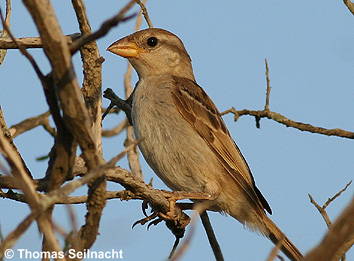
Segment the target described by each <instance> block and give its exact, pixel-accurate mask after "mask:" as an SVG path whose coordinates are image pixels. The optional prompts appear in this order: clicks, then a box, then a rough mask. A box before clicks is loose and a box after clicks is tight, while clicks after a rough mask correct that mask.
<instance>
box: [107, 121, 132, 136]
mask: <svg viewBox="0 0 354 261" xmlns="http://www.w3.org/2000/svg"><path fill="white" fill-rule="evenodd" d="M128 125H129V123H128V120H127V119H124V120H123V121H121V122H120V123H119V124H118V125H117V126H116V127H114V128H112V129H105V130H102V136H103V137H113V136H115V135H118V134H119V133H121V132H122V131H123V130H124V129H125V128H126V127H127V126H128Z"/></svg>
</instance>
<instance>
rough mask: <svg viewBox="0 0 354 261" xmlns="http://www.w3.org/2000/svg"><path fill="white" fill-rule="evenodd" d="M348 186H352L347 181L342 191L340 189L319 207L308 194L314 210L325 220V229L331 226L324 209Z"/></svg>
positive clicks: (350, 182)
mask: <svg viewBox="0 0 354 261" xmlns="http://www.w3.org/2000/svg"><path fill="white" fill-rule="evenodd" d="M350 184H352V181H349V182H348V183H347V184H346V185H345V187H344V188H343V189H341V190H340V191H338V192H337V193H336V194H335V195H334V196H333V197H331V198H328V200H327V201H326V202H325V203H324V204H323V206H322V207H321V206H320V205H319V204H318V203H317V202H316V201H315V200H314V199H313V197H312V196H311V195H310V194H308V196H309V198H310V202H311V203H312V204H313V205H314V206H315V207H316V209H317V210H318V212H320V214H321V215H322V217H323V219H324V220H325V222H326V224H327V227H328V228H329V227H330V226H331V224H332V222H331V220H330V218H329V216H328V214H327V211H326V208H327V207H328V206H329V204H331V203H332V202H333V201H334V200H335V199H336V198H338V197H339V196H340V195H341V194H342V193H343V192H344V191H346V189H347V188H348V187H349V186H350Z"/></svg>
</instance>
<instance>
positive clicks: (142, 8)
mask: <svg viewBox="0 0 354 261" xmlns="http://www.w3.org/2000/svg"><path fill="white" fill-rule="evenodd" d="M135 2H136V3H137V4H138V5H140V8H141V11H142V13H143V15H144V18H145V21H146V23H147V24H148V26H149V28H153V27H154V26H153V25H152V22H151V19H150V17H149V14H148V11H147V9H146V7H145V3H146V0H143V1H140V0H135Z"/></svg>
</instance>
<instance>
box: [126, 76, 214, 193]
mask: <svg viewBox="0 0 354 261" xmlns="http://www.w3.org/2000/svg"><path fill="white" fill-rule="evenodd" d="M136 88H137V89H136V90H135V92H134V97H133V106H132V120H133V127H134V132H135V135H136V138H138V139H142V142H141V143H140V144H139V148H140V150H141V152H142V154H143V156H144V158H145V160H146V161H147V163H148V164H149V165H150V167H151V168H152V169H153V170H154V172H155V173H156V174H157V175H158V176H159V177H160V178H161V179H162V180H163V181H164V183H165V184H166V185H167V186H169V187H170V188H171V189H173V190H184V191H193V192H205V193H214V192H216V191H218V190H219V189H220V188H219V184H218V181H217V179H215V175H218V173H213V172H220V170H219V169H218V167H219V163H218V162H217V159H216V157H215V155H214V154H213V153H212V152H211V151H210V149H209V148H208V146H207V145H206V144H205V142H204V140H203V139H202V138H201V137H200V136H199V135H198V134H197V132H196V131H195V130H194V129H193V128H192V127H191V125H190V124H189V123H188V122H186V121H185V120H184V119H183V117H182V116H181V115H180V113H179V112H178V111H177V109H176V107H175V105H174V102H173V99H172V96H171V94H170V93H171V92H170V87H169V85H168V84H166V85H165V86H161V85H160V86H149V85H147V83H146V82H144V81H140V82H139V84H138V86H137V87H136ZM212 177H214V178H212Z"/></svg>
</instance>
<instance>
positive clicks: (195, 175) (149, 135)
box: [108, 29, 302, 260]
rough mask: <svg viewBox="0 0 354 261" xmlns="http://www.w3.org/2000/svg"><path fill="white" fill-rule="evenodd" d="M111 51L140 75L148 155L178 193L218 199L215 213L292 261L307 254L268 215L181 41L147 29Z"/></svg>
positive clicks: (137, 127) (137, 123) (138, 115)
mask: <svg viewBox="0 0 354 261" xmlns="http://www.w3.org/2000/svg"><path fill="white" fill-rule="evenodd" d="M108 50H109V51H111V52H113V53H115V54H118V55H121V56H123V57H126V58H128V59H129V61H130V63H131V64H132V65H133V67H134V68H135V70H136V71H137V73H138V75H139V82H138V83H137V86H136V89H135V91H134V93H133V97H132V122H133V127H134V131H135V135H136V137H137V138H144V139H143V141H142V142H141V143H140V144H139V147H140V149H141V151H142V154H143V156H144V158H145V159H146V161H147V162H148V164H149V165H150V167H151V168H152V169H153V170H154V171H155V173H156V174H157V175H158V176H159V177H160V178H161V179H162V180H163V181H164V182H165V184H166V185H167V186H169V187H170V188H171V189H173V190H182V191H190V192H203V193H208V194H210V195H212V198H213V199H212V201H211V202H212V207H210V210H213V211H221V212H225V213H228V214H230V215H231V216H233V217H234V218H236V219H237V220H238V221H240V222H241V223H242V224H245V225H247V226H248V227H250V228H251V229H252V230H256V231H259V232H261V233H262V234H264V235H265V236H267V237H268V238H269V239H270V240H271V241H272V242H273V243H275V244H276V243H277V242H278V241H279V240H283V241H282V242H283V245H282V251H283V252H284V253H285V254H286V255H287V256H288V257H289V258H290V259H291V260H300V259H301V258H302V255H301V253H300V252H299V251H298V250H297V248H296V247H295V246H294V245H293V244H292V243H291V242H290V240H289V239H288V238H286V237H285V235H284V234H283V233H282V232H281V231H280V229H279V228H278V227H277V226H276V225H275V224H274V223H273V222H272V221H271V220H270V219H269V218H268V217H267V215H266V213H265V210H266V211H267V212H269V213H271V209H270V207H269V204H268V203H267V201H266V200H265V198H264V197H263V195H262V194H261V192H260V191H259V190H258V188H257V187H256V184H255V181H254V179H253V176H252V174H251V171H250V169H249V167H248V165H247V162H246V161H245V159H244V157H243V156H242V154H241V152H240V150H239V148H238V147H237V145H236V144H235V142H234V141H233V139H232V137H231V135H230V133H229V131H228V130H227V128H226V125H225V123H224V121H223V120H222V118H221V115H220V113H219V111H218V109H217V108H216V106H215V104H214V103H213V102H212V100H211V99H210V98H209V97H208V95H207V94H206V93H205V92H204V90H203V89H202V88H201V87H200V86H199V85H198V84H197V83H196V81H195V78H194V74H193V69H192V65H191V59H190V57H189V55H188V53H187V51H186V50H185V47H184V45H183V43H182V41H181V40H180V39H179V38H178V37H177V36H175V35H174V34H172V33H170V32H168V31H165V30H162V29H147V30H142V31H139V32H136V33H134V34H132V35H129V36H127V37H125V38H123V39H121V40H119V41H117V42H115V43H113V44H112V45H111V46H110V47H109V48H108Z"/></svg>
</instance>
